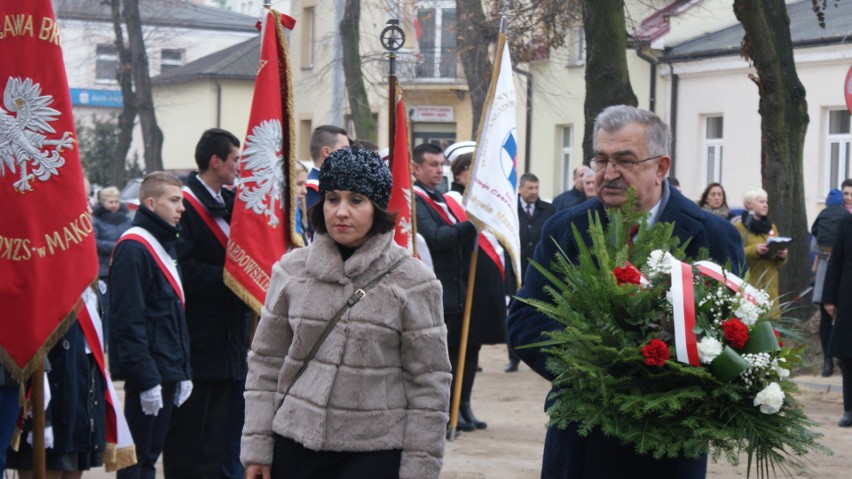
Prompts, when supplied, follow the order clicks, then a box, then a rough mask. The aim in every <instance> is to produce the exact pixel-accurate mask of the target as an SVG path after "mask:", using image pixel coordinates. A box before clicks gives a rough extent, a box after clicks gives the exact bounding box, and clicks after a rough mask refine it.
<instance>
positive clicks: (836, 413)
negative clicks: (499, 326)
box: [8, 346, 852, 479]
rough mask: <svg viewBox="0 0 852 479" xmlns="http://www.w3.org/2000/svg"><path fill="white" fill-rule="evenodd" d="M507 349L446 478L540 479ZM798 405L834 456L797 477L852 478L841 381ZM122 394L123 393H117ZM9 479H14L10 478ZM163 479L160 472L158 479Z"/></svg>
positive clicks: (497, 358) (496, 349)
mask: <svg viewBox="0 0 852 479" xmlns="http://www.w3.org/2000/svg"><path fill="white" fill-rule="evenodd" d="M505 363H506V355H505V347H501V346H488V347H485V348H483V350H482V353H481V354H480V365H481V366H482V367H483V369H484V370H483V372H481V373H479V375H477V378H476V385H475V387H474V398H473V406H474V411H475V413H476V415H477V416H478V417H479V419H480V420H483V421H486V422H488V429H486V430H484V431H476V432H471V433H465V434H463V435H462V436H461V438H459V439H457V440H455V441H453V442H449V443H447V447H446V455H445V456H446V457H445V463H444V469H443V472H442V474H441V477H442V479H537V478H538V477H539V474H540V463H541V452H542V448H543V446H544V433H545V424H546V422H547V416H546V415H545V413H544V412H543V410H542V405H543V401H544V397H545V395H546V394H547V391H548V389H549V385H548V383H547V382H546V381H544V380H543V379H541V378H540V377H538V376H537V375H536V374H534V373H533V372H532V371H530V370H529V369H528V368H526V367H525V366H523V365H522V366H521V370H520V371H519V372H517V373H512V374H507V373H504V372H503V367H504V365H505ZM796 381H797V382H798V383H799V384H800V385H802V395H801V397H800V400H801V401H802V402H803V403H804V404H805V407H806V409H807V411H808V414H809V416H810V417H811V419H813V420H815V421H817V422H819V423H820V425H821V428H820V432H822V433H823V434H825V438H824V440H823V443H824V444H826V445H827V446H829V447H830V448H831V449H833V450H834V451H835V454H834V455H833V456H831V457H821V456H816V457H809V458H808V459H809V460H810V461H811V462H812V468H811V470H809V471H806V472H805V473H803V474H799V475H798V477H819V478H820V479H831V478H838V479H840V478H844V479H845V478H849V477H852V472H850V471H852V457H850V455H849V454H848V451H850V450H852V430H850V429H842V428H839V427H837V425H836V423H837V421H838V419H839V418H840V414H841V412H842V410H843V407H842V400H841V395H840V394H839V392H840V390H841V388H840V377H839V375H838V374H835V375H834V376H832V377H830V378H822V377H818V376H799V377H797V378H796ZM119 394H121V392H120V393H119ZM8 474H9V475H8V477H9V478H12V477H14V476H13V474H12V473H8ZM83 477H84V478H87V479H106V478H113V477H115V474H114V473H105V472H103V469H97V470H92V471H89V472H87V473H86V474H84V475H83ZM708 477H710V478H714V479H740V478H745V477H746V473H745V468H744V467H740V468H734V467H731V466H729V465H728V464H727V463H719V464H711V465H710V467H709V471H708ZM158 478H162V473H160V474H159V475H158Z"/></svg>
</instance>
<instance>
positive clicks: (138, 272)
mask: <svg viewBox="0 0 852 479" xmlns="http://www.w3.org/2000/svg"><path fill="white" fill-rule="evenodd" d="M139 202H140V207H139V210H138V211H137V212H136V216H135V217H134V218H133V227H132V228H130V229H129V230H127V231H126V232H125V233H124V234H123V235H122V236H121V237H120V238H119V240H118V242H117V243H116V246H115V249H114V250H113V254H112V261H111V264H110V272H109V279H110V285H109V287H110V290H111V291H113V293H114V296H113V299H112V300H111V301H110V305H109V307H110V317H111V318H112V321H113V323H112V327H111V328H110V334H111V338H110V356H111V357H110V360H111V361H110V370H111V372H112V376H113V378H115V379H123V380H124V381H125V383H124V390H125V400H124V415H125V417H126V418H127V423H128V426H129V427H130V432H131V434H132V435H133V442H134V443H135V444H136V456H137V460H138V463H137V464H136V465H134V466H132V467H128V468H125V469H121V470H120V471H118V476H117V477H118V479H136V478H146V479H148V478H150V479H154V477H155V474H156V468H155V464H156V462H157V458H158V457H159V456H160V452H161V451H162V449H163V442H164V441H165V437H166V431H167V430H168V427H169V421H170V419H171V415H172V411H173V410H174V407H176V406H180V405H181V404H183V402H184V401H186V399H187V398H188V397H189V394H190V393H191V391H192V382H191V381H190V377H191V370H190V365H189V333H188V332H187V328H186V321H185V320H184V295H183V286H182V284H181V277H180V271H179V269H178V266H177V261H176V259H177V252H176V249H175V246H176V242H177V238H178V232H179V230H178V228H177V224H178V222H179V221H180V217H181V214H182V213H183V211H184V206H183V194H182V193H181V182H180V181H179V180H178V179H177V178H174V177H173V176H171V175H169V174H167V173H165V172H162V171H159V172H154V173H151V174H149V175H147V176H146V177H145V179H144V180H143V181H142V185H141V187H140V189H139Z"/></svg>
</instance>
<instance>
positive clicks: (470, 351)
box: [449, 341, 482, 402]
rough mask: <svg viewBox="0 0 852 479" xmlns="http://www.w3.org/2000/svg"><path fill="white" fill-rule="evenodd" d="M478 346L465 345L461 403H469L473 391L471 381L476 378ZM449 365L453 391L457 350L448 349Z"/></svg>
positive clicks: (457, 360) (457, 359) (456, 375)
mask: <svg viewBox="0 0 852 479" xmlns="http://www.w3.org/2000/svg"><path fill="white" fill-rule="evenodd" d="M481 347H482V346H481V345H479V344H471V343H470V341H468V343H467V351H466V352H465V356H464V369H463V370H464V377H462V387H461V402H470V393H471V392H472V391H473V380H474V378H476V368H477V366H478V365H479V349H480V348H481ZM449 353H450V365H452V367H453V389H452V390H451V392H452V391H455V390H456V389H455V387H456V378H457V377H458V374H457V372H458V366H459V365H458V362H459V350H458V349H456V348H452V347H451V348H450V350H449Z"/></svg>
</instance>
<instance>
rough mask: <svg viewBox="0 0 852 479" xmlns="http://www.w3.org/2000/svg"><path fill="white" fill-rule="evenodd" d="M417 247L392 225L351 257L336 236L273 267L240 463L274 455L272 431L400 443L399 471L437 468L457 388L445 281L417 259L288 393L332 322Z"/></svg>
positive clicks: (325, 444)
mask: <svg viewBox="0 0 852 479" xmlns="http://www.w3.org/2000/svg"><path fill="white" fill-rule="evenodd" d="M406 256H408V252H407V251H405V250H404V249H402V248H400V247H399V246H397V245H396V244H395V243H394V242H393V232H392V231H391V232H389V233H386V234H382V235H378V236H375V237H373V238H371V239H369V240H368V241H367V242H366V243H364V245H362V246H361V247H360V248H358V249H357V250H356V251H355V253H354V254H353V255H352V256H351V257H350V258H349V259H348V260H346V262H343V261H342V258H341V255H340V252H339V250H338V248H337V245H336V243H335V242H334V241H333V240H332V239H331V237H330V236H328V235H325V234H321V235H317V237H316V239H315V240H314V242H313V243H312V244H311V245H310V246H309V247H307V248H303V249H299V250H296V251H293V252H291V253H288V254H286V255H285V256H284V257H282V259H281V260H280V261H279V262H278V263H276V264H275V265H274V266H273V269H272V282H271V284H270V288H269V291H268V293H267V296H266V304H265V305H264V308H263V311H262V317H261V320H260V322H259V325H258V328H257V332H256V334H255V336H254V341H253V342H252V346H251V351H250V352H249V373H248V378H247V381H246V393H245V397H246V422H245V426H244V428H243V439H242V451H241V459H242V462H243V464H246V465H248V464H262V465H269V464H271V463H272V451H273V443H274V438H273V433H274V434H279V435H281V436H284V437H288V438H290V439H293V440H295V441H297V442H299V443H301V444H302V445H304V446H305V447H307V448H309V449H313V450H323V451H378V450H391V449H400V450H402V461H401V465H400V471H399V472H400V474H399V477H400V478H417V479H428V478H437V477H438V474H439V473H440V470H441V465H442V458H443V452H444V434H445V430H446V424H447V421H448V414H447V411H448V409H449V398H450V381H451V376H450V361H449V357H448V354H447V338H446V334H447V333H446V327H445V326H444V321H443V313H442V311H443V307H442V302H441V297H442V291H441V284H440V283H439V282H438V281H437V280H436V279H435V275H434V274H433V273H432V271H430V270H429V269H428V268H426V267H425V266H424V265H423V264H422V263H421V262H420V261H419V260H416V259H414V258H410V257H409V258H408V259H407V260H405V261H404V262H403V263H402V264H401V265H400V266H399V267H397V268H396V269H395V270H394V271H393V272H391V273H390V274H389V275H387V276H385V277H384V278H382V280H381V281H380V282H379V283H378V284H376V285H375V286H374V287H373V289H372V290H370V291H368V292H367V295H366V296H365V297H364V298H363V299H362V300H361V301H360V302H358V303H356V304H355V305H354V306H352V307H351V308H350V309H349V310H348V311H346V313H345V314H344V315H343V317H342V318H341V319H340V322H338V323H337V325H336V326H335V327H334V329H333V330H332V332H331V334H329V335H328V337H327V338H326V340H325V342H324V343H323V344H322V346H321V347H320V348H319V350H318V352H317V353H316V356H315V357H314V359H313V360H311V361H310V363H309V365H308V367H307V368H306V369H305V372H304V373H303V374H302V376H301V377H300V378H299V379H298V381H296V383H295V384H294V385H293V386H292V388H291V389H290V392H289V394H287V395H286V397H285V395H284V394H285V392H286V391H287V388H288V386H290V383H291V382H292V381H293V377H294V376H295V374H296V372H297V371H298V369H299V367H300V366H301V364H302V362H303V360H304V359H305V358H306V356H307V355H308V353H309V351H310V350H311V348H312V347H313V345H314V343H315V342H316V340H317V338H318V337H319V336H320V334H321V333H322V331H323V329H324V328H325V325H326V324H327V322H328V321H329V320H330V319H331V318H332V317H334V315H335V313H337V311H338V310H339V309H340V308H341V306H343V304H344V302H345V301H346V299H347V298H349V296H350V295H351V294H352V293H353V291H354V290H355V289H356V288H360V287H362V286H364V285H366V284H367V283H369V282H370V281H371V280H372V279H373V278H375V277H376V276H378V275H380V274H382V273H384V272H385V271H387V270H388V269H389V268H390V267H391V266H392V265H394V264H395V263H396V262H397V261H399V260H400V259H401V258H404V257H406Z"/></svg>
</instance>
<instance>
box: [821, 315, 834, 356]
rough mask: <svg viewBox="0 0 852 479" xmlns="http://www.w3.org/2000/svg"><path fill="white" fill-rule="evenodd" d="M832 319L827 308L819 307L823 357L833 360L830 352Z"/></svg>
mask: <svg viewBox="0 0 852 479" xmlns="http://www.w3.org/2000/svg"><path fill="white" fill-rule="evenodd" d="M832 321H833V319H832V317H831V315H830V314H828V312H826V310H825V308H824V307H823V306H822V305H821V304H820V305H819V343H820V345H821V346H822V355H823V356H825V358H826V359H831V353H829V352H828V346H829V343H830V342H831V328H832V326H831V322H832Z"/></svg>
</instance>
